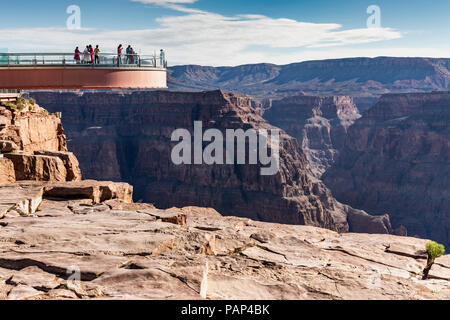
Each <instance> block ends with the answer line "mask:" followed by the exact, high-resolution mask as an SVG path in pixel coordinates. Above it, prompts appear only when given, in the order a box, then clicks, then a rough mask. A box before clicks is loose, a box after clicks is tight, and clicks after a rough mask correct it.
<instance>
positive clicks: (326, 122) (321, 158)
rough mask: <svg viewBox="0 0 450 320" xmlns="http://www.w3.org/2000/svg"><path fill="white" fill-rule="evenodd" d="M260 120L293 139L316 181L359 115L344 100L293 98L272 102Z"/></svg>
mask: <svg viewBox="0 0 450 320" xmlns="http://www.w3.org/2000/svg"><path fill="white" fill-rule="evenodd" d="M263 117H264V118H265V119H266V120H267V121H268V122H269V123H271V124H273V125H274V126H277V127H280V128H281V129H283V130H285V131H286V133H287V134H289V135H291V136H292V137H294V138H296V139H297V141H298V142H299V144H300V146H301V148H302V150H303V152H304V153H305V155H306V158H307V159H308V162H309V166H310V170H311V173H312V174H313V175H314V176H315V177H317V178H320V177H321V176H322V174H323V173H324V172H325V171H326V170H327V169H328V168H329V167H330V166H331V165H332V164H333V162H334V161H335V160H336V158H337V156H338V154H339V149H340V148H342V147H343V145H344V142H345V137H346V135H347V129H348V127H349V126H350V125H352V124H353V123H354V121H355V120H356V119H358V118H360V117H361V115H360V114H359V112H358V109H357V108H356V106H355V104H354V102H353V99H352V98H350V97H347V96H333V97H313V96H296V97H289V98H284V99H282V100H277V101H273V102H272V107H271V108H270V109H268V110H267V111H266V112H265V113H264V115H263Z"/></svg>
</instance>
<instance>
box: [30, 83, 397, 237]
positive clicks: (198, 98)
mask: <svg viewBox="0 0 450 320" xmlns="http://www.w3.org/2000/svg"><path fill="white" fill-rule="evenodd" d="M33 96H34V97H35V98H36V100H37V101H38V102H39V103H42V104H45V105H46V107H47V108H48V109H49V110H50V111H51V112H62V114H63V115H64V116H63V122H64V128H65V130H66V132H67V134H68V136H69V144H70V149H71V151H73V152H74V153H75V154H76V155H77V158H78V159H79V161H80V166H81V169H82V170H83V174H84V175H85V177H88V178H90V179H108V180H113V181H126V182H128V183H130V184H132V185H133V186H134V188H135V200H143V201H144V202H149V203H152V204H154V205H155V206H156V207H158V208H163V209H164V208H170V207H173V206H177V207H184V206H203V207H213V208H214V209H216V210H217V211H219V212H221V213H222V214H224V215H233V216H243V217H249V218H252V219H255V220H262V221H270V222H280V223H289V224H307V225H314V226H320V227H324V228H329V229H332V230H336V231H340V232H346V231H349V230H350V231H355V232H358V231H359V230H364V231H365V232H366V231H367V230H370V231H375V230H376V231H379V230H383V232H388V230H390V228H391V227H390V224H389V221H388V219H379V218H374V219H372V218H370V216H369V215H367V214H365V213H363V212H362V211H359V210H354V209H352V208H350V207H348V206H345V205H342V204H341V203H338V202H337V201H336V200H335V199H334V198H333V197H332V195H331V193H330V192H329V191H328V189H327V188H326V187H325V186H324V185H323V184H322V182H320V181H319V180H317V179H315V178H313V177H311V176H310V174H309V173H308V162H307V158H306V156H305V154H304V153H303V152H302V151H301V150H300V148H299V145H298V143H297V141H296V139H294V138H292V137H290V136H288V135H287V134H286V133H284V132H283V131H282V132H281V136H280V140H281V142H280V162H279V171H278V173H276V174H275V175H273V176H262V175H260V169H261V165H259V164H258V165H249V164H246V165H218V164H215V165H206V164H202V165H175V164H174V163H173V162H172V160H171V151H172V148H173V147H174V146H175V145H176V143H174V142H171V135H172V133H173V132H174V131H175V130H176V129H180V128H183V129H187V130H188V131H190V132H191V133H193V126H194V121H201V122H202V124H203V128H204V130H207V129H209V128H214V129H218V130H220V131H221V132H225V130H226V129H242V130H248V129H254V130H256V131H258V130H260V129H265V130H273V129H277V128H275V127H273V126H271V125H270V124H269V123H267V122H266V121H265V120H264V119H263V118H261V116H260V115H259V114H258V113H257V112H255V110H254V109H253V108H252V107H251V101H250V99H249V98H248V97H246V96H244V95H239V94H231V93H225V92H222V91H212V92H200V93H186V92H167V91H164V92H162V91H155V92H133V93H34V94H33ZM69 110H70V111H69ZM343 113H345V112H343ZM350 211H351V212H353V214H354V215H360V219H353V220H352V222H351V223H350V224H349V221H348V219H347V217H348V215H349V212H350Z"/></svg>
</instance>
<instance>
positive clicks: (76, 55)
mask: <svg viewBox="0 0 450 320" xmlns="http://www.w3.org/2000/svg"><path fill="white" fill-rule="evenodd" d="M80 54H81V51H80V49H78V47H76V49H75V56H74V57H73V59H74V60H75V62H76V64H80Z"/></svg>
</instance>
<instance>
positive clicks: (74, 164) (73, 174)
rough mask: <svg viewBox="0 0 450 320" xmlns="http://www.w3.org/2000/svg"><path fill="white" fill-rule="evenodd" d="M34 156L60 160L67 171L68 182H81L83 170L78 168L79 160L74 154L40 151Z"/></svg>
mask: <svg viewBox="0 0 450 320" xmlns="http://www.w3.org/2000/svg"><path fill="white" fill-rule="evenodd" d="M34 154H35V155H42V156H51V157H57V158H60V159H61V160H62V161H63V163H64V166H65V167H66V170H67V177H66V181H81V170H80V168H79V167H78V160H77V158H76V157H75V156H74V155H73V153H72V152H64V151H42V150H40V151H35V152H34Z"/></svg>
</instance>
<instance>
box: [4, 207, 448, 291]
mask: <svg viewBox="0 0 450 320" xmlns="http://www.w3.org/2000/svg"><path fill="white" fill-rule="evenodd" d="M46 201H47V200H46ZM51 204H52V203H48V205H47V206H45V207H43V208H41V210H42V215H41V216H40V217H28V218H24V217H18V218H8V219H6V220H5V222H8V225H6V226H5V227H2V230H1V231H2V232H1V233H0V242H1V243H2V246H1V248H0V283H1V281H6V280H7V279H9V281H7V282H8V283H9V284H7V283H4V286H5V290H4V291H5V292H10V294H9V297H7V298H10V299H90V298H91V299H92V298H93V299H99V298H100V299H102V298H109V299H201V298H202V297H201V294H200V293H201V292H200V288H201V287H202V283H203V290H204V293H205V295H206V298H207V299H245V300H255V299H287V300H290V299H293V300H298V299H358V300H361V299H390V300H392V299H413V300H414V299H450V291H449V290H448V287H449V284H450V278H449V276H450V274H449V273H450V256H449V255H446V256H443V257H440V258H438V259H437V260H436V263H435V265H434V266H433V268H432V270H431V273H430V279H429V280H426V281H422V280H419V279H418V278H420V275H421V272H422V269H423V267H424V265H425V263H426V256H425V255H424V253H423V251H424V248H425V243H426V240H422V239H417V238H408V237H398V236H392V235H368V234H353V233H346V234H339V233H336V232H334V231H330V230H326V229H321V228H316V227H311V226H294V225H280V224H272V223H264V222H258V221H252V220H249V219H247V218H236V217H222V216H218V215H215V214H210V212H209V209H206V208H193V207H191V208H180V209H178V210H177V211H180V212H183V211H184V212H192V213H193V214H192V215H188V218H189V219H187V227H181V226H179V225H176V224H173V223H164V222H161V221H157V220H156V219H155V217H153V216H151V215H149V214H145V213H140V212H137V211H133V210H128V211H117V210H109V211H104V212H100V213H97V214H94V215H88V216H80V215H76V214H64V215H59V216H57V215H53V214H51V212H50V214H49V216H46V215H45V212H46V211H47V210H50V209H51ZM63 204H65V205H66V206H69V205H73V204H74V203H73V202H71V201H63V200H60V201H59V205H63ZM173 210H174V209H170V210H167V211H166V213H168V214H170V213H171V212H173ZM197 226H205V227H207V226H208V227H209V228H215V229H214V230H215V231H205V230H201V229H198V228H196V227H197ZM236 226H239V228H236ZM255 234H260V235H262V234H269V235H271V236H270V237H267V238H265V240H264V241H265V243H260V242H257V241H256V240H253V239H252V238H250V237H251V236H252V235H255ZM208 239H209V240H208ZM205 243H210V249H211V253H210V254H205V252H201V251H200V250H199V248H201V246H203V245H204V244H205ZM212 243H214V244H212ZM206 264H208V268H207V269H206V268H205V265H206ZM73 270H79V271H80V277H81V280H82V281H81V283H78V282H76V283H70V282H69V281H67V277H68V276H69V275H70V274H72V273H73ZM205 279H206V281H205ZM57 284H59V285H57ZM55 285H56V287H54V286H55ZM36 288H37V289H36ZM48 289H50V291H48ZM2 290H3V289H1V285H0V296H1V292H3V291H2Z"/></svg>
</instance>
